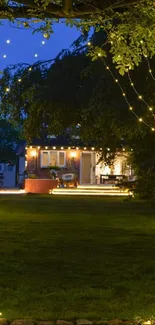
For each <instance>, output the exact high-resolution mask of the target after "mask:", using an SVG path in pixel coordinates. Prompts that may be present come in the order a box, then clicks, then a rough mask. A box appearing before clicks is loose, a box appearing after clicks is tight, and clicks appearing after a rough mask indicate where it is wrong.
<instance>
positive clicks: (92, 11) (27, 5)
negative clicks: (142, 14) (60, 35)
mask: <svg viewBox="0 0 155 325" xmlns="http://www.w3.org/2000/svg"><path fill="white" fill-rule="evenodd" d="M142 1H143V0H121V1H118V2H116V1H115V0H110V1H109V0H105V1H100V2H99V3H97V4H96V5H97V6H94V5H92V4H91V3H89V4H84V3H81V4H78V5H75V6H74V7H72V0H64V7H63V6H61V5H56V4H54V3H50V4H48V6H47V7H46V9H45V10H44V9H43V8H42V5H41V3H40V6H38V5H37V4H35V2H34V1H33V0H23V1H22V0H16V2H17V3H19V4H23V6H21V7H15V6H6V5H0V19H9V18H34V17H36V18H40V19H45V18H58V19H59V18H73V19H74V18H75V19H78V18H79V19H90V18H92V16H93V15H97V14H100V15H102V12H103V10H106V9H107V8H109V6H112V8H116V9H117V8H120V7H125V6H128V5H132V4H135V3H137V2H142ZM30 9H31V10H32V12H31V10H30ZM33 9H34V11H33Z"/></svg>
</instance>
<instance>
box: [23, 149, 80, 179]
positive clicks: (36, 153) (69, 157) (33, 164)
mask: <svg viewBox="0 0 155 325" xmlns="http://www.w3.org/2000/svg"><path fill="white" fill-rule="evenodd" d="M49 150H52V151H54V150H53V149H52V148H51V149H49ZM41 151H47V150H46V149H45V150H42V149H38V148H37V147H36V148H33V147H32V148H28V149H27V153H26V160H27V167H26V169H27V171H28V173H29V174H35V175H36V177H38V178H40V179H49V178H50V172H49V168H42V167H41ZM56 151H57V150H55V152H56ZM59 151H62V152H65V154H66V166H65V167H62V168H60V171H59V174H64V173H67V172H69V173H75V174H76V175H77V176H78V177H79V168H80V167H79V166H80V154H81V150H77V149H76V148H75V149H66V150H63V149H62V150H61V149H60V150H59Z"/></svg>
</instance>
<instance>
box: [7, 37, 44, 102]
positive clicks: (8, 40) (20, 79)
mask: <svg viewBox="0 0 155 325" xmlns="http://www.w3.org/2000/svg"><path fill="white" fill-rule="evenodd" d="M46 36H47V35H46V34H44V37H45V38H48V37H46ZM5 43H6V44H7V45H8V44H10V43H11V40H10V39H7V40H6V41H5ZM41 44H42V45H45V44H46V42H45V41H44V40H43V41H41ZM34 57H35V58H38V53H35V54H34ZM6 58H7V55H6V54H3V59H6ZM34 66H35V63H34V64H32V65H30V66H29V68H28V69H27V72H26V73H25V74H24V76H22V78H18V79H17V81H16V82H17V83H21V82H22V81H23V79H24V78H25V77H26V76H27V74H28V72H29V71H32V69H33V67H34ZM10 90H11V89H10V87H9V86H8V87H6V88H5V92H4V95H3V96H2V97H1V101H2V100H3V99H4V97H5V95H7V93H9V92H10Z"/></svg>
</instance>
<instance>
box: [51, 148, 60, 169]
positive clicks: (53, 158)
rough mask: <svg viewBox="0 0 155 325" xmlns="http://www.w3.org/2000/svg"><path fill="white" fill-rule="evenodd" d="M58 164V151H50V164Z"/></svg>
mask: <svg viewBox="0 0 155 325" xmlns="http://www.w3.org/2000/svg"><path fill="white" fill-rule="evenodd" d="M57 164H58V162H57V152H56V151H50V165H52V166H56V165H57Z"/></svg>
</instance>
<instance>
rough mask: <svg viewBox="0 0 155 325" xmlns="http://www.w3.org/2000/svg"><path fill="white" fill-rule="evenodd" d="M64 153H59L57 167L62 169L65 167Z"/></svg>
mask: <svg viewBox="0 0 155 325" xmlns="http://www.w3.org/2000/svg"><path fill="white" fill-rule="evenodd" d="M65 163H66V162H65V152H64V151H63V152H62V151H60V152H59V166H60V167H64V166H65Z"/></svg>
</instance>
